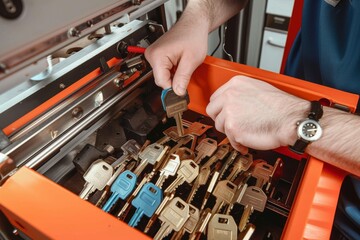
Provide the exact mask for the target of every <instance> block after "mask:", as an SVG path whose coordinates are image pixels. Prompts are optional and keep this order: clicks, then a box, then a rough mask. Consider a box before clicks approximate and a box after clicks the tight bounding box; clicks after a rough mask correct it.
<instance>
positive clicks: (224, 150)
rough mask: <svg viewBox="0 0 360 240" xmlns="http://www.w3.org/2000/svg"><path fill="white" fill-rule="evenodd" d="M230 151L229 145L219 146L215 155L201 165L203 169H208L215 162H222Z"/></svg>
mask: <svg viewBox="0 0 360 240" xmlns="http://www.w3.org/2000/svg"><path fill="white" fill-rule="evenodd" d="M230 151H231V147H230V145H229V144H222V145H220V146H219V147H218V148H217V150H216V152H215V154H214V155H213V156H212V157H211V158H210V159H209V160H207V162H206V163H205V164H204V165H203V167H208V168H210V167H211V166H212V165H213V164H214V163H215V162H216V161H221V160H223V159H224V158H225V157H226V155H228V153H229V152H230Z"/></svg>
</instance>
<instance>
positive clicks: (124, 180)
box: [102, 170, 136, 212]
mask: <svg viewBox="0 0 360 240" xmlns="http://www.w3.org/2000/svg"><path fill="white" fill-rule="evenodd" d="M135 186H136V174H135V173H133V172H131V171H129V170H126V171H124V172H122V173H121V174H120V175H119V176H118V177H117V178H116V180H115V181H114V183H113V184H112V185H111V188H110V191H111V192H112V194H111V196H110V198H109V199H108V200H107V202H106V203H105V205H104V207H103V208H102V209H103V210H104V211H105V212H109V211H110V209H111V208H112V206H114V204H115V203H116V202H117V201H118V200H119V198H121V199H125V198H127V197H128V196H129V194H130V193H131V192H132V191H133V190H134V188H135Z"/></svg>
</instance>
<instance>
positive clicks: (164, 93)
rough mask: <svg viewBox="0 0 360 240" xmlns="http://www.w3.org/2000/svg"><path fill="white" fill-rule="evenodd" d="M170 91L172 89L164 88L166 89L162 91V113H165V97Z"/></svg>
mask: <svg viewBox="0 0 360 240" xmlns="http://www.w3.org/2000/svg"><path fill="white" fill-rule="evenodd" d="M170 90H172V88H166V89H164V90H162V92H161V103H162V106H163V108H164V111H166V105H165V96H166V94H167V93H168V92H169V91H170Z"/></svg>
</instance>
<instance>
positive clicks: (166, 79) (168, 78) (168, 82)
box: [145, 23, 208, 95]
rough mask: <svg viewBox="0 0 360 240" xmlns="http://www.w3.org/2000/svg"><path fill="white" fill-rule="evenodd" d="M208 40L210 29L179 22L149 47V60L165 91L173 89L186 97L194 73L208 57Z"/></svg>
mask: <svg viewBox="0 0 360 240" xmlns="http://www.w3.org/2000/svg"><path fill="white" fill-rule="evenodd" d="M207 37H208V27H207V26H204V27H201V25H199V24H195V25H189V26H186V25H184V24H182V23H178V24H177V25H175V26H174V27H173V28H172V29H171V30H170V31H169V32H167V33H166V34H165V35H163V36H162V37H161V38H160V39H159V40H158V41H156V42H155V43H154V44H152V45H151V46H150V47H148V48H147V49H146V51H145V57H146V58H147V60H148V61H149V63H150V65H151V66H152V68H153V71H154V78H155V83H156V84H157V85H158V86H160V87H162V88H169V87H173V89H174V91H175V93H176V94H177V95H184V94H185V92H186V88H187V85H188V83H189V81H190V77H191V75H192V73H193V72H194V71H195V69H196V68H197V67H198V66H199V65H200V64H201V63H202V62H203V61H204V58H205V56H206V52H207ZM174 68H176V71H175V74H174V76H172V74H171V73H172V70H175V69H174Z"/></svg>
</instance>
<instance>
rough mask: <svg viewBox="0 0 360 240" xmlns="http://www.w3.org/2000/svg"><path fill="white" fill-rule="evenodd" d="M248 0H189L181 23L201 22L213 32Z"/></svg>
mask: <svg viewBox="0 0 360 240" xmlns="http://www.w3.org/2000/svg"><path fill="white" fill-rule="evenodd" d="M246 3H247V0H189V1H188V4H187V6H186V9H185V11H184V13H183V15H182V17H181V18H180V20H179V23H180V24H185V25H187V24H194V23H195V24H200V25H201V26H203V27H205V28H206V29H207V31H208V32H211V31H212V30H214V29H215V28H217V27H218V26H220V25H221V24H223V23H224V22H225V21H226V20H228V19H229V18H231V17H232V16H234V15H235V14H237V13H238V12H239V11H240V10H241V9H242V8H243V7H244V6H245V4H246Z"/></svg>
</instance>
